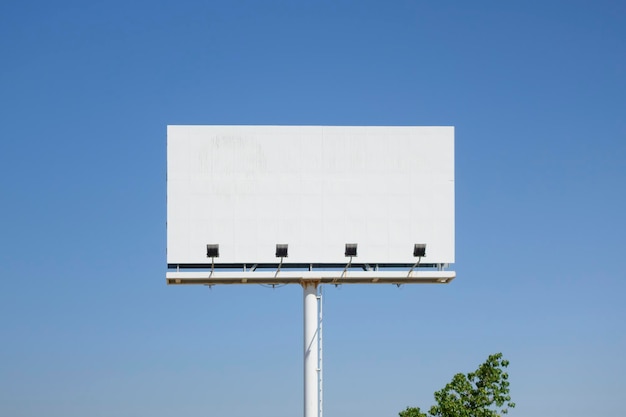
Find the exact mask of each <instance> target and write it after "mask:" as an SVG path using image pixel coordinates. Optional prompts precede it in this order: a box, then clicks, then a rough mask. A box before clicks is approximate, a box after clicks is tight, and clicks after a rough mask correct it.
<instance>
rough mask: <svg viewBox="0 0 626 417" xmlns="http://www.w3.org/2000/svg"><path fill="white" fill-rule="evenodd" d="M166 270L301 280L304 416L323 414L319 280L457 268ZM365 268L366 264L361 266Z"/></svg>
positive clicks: (231, 279)
mask: <svg viewBox="0 0 626 417" xmlns="http://www.w3.org/2000/svg"><path fill="white" fill-rule="evenodd" d="M251 269H252V270H241V271H232V270H227V271H223V270H215V269H212V270H210V271H200V270H191V271H190V270H186V271H180V270H178V271H169V272H167V273H166V280H167V283H168V285H207V286H213V285H228V284H239V285H241V284H264V285H283V284H300V285H302V288H303V307H304V308H303V315H304V318H303V327H304V341H303V342H304V352H303V354H304V355H303V356H304V361H303V362H304V417H322V374H321V372H322V369H321V368H322V363H321V359H322V344H321V341H322V340H321V339H322V310H321V308H322V307H321V304H322V303H321V294H320V293H318V289H319V288H320V286H321V284H334V285H342V284H395V285H398V286H400V285H402V284H448V283H449V282H451V281H452V280H453V279H454V278H455V277H456V272H454V271H445V270H441V269H443V267H442V266H440V268H439V269H440V270H428V271H419V270H414V269H413V268H411V269H409V270H408V271H407V270H394V271H378V270H364V271H354V270H349V269H347V268H346V269H344V270H331V271H323V270H321V271H313V270H308V271H302V270H293V271H290V270H280V269H277V270H275V271H258V270H255V268H254V267H253V268H251ZM364 269H365V268H364Z"/></svg>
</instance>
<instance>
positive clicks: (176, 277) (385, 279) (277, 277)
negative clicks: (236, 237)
mask: <svg viewBox="0 0 626 417" xmlns="http://www.w3.org/2000/svg"><path fill="white" fill-rule="evenodd" d="M455 277H456V272H454V271H412V272H408V271H405V272H402V271H280V272H276V271H274V272H270V271H264V272H256V271H255V272H242V271H238V272H235V271H233V272H221V271H220V272H217V271H216V272H213V273H211V271H207V272H202V271H183V272H167V273H166V279H167V283H168V284H170V285H189V284H200V285H218V284H220V285H221V284H269V285H279V284H302V283H306V282H316V283H319V284H447V283H449V282H450V281H452V280H453V279H454V278H455Z"/></svg>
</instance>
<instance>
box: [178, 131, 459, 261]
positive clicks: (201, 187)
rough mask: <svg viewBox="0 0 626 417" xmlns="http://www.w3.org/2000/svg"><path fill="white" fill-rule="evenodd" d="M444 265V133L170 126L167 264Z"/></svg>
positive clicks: (447, 201)
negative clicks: (419, 253)
mask: <svg viewBox="0 0 626 417" xmlns="http://www.w3.org/2000/svg"><path fill="white" fill-rule="evenodd" d="M346 243H356V244H357V245H358V246H357V257H356V258H354V262H359V263H366V264H403V265H405V264H411V263H413V262H414V260H415V259H414V257H413V247H414V244H416V243H423V244H426V258H425V259H424V260H423V261H422V262H427V263H431V264H445V263H453V262H454V128H452V127H414V126H407V127H404V126H403V127H396V126H393V127H389V126H168V133H167V262H168V264H169V265H181V266H185V265H192V264H193V265H208V264H211V261H212V259H211V258H207V244H212V245H219V257H218V258H215V259H214V261H215V263H216V264H217V265H220V264H249V265H252V264H271V263H277V262H279V259H277V258H276V256H275V253H276V244H288V255H287V258H285V259H284V260H283V262H285V263H295V264H318V265H319V264H340V263H345V262H346V257H345V256H344V250H345V244H346Z"/></svg>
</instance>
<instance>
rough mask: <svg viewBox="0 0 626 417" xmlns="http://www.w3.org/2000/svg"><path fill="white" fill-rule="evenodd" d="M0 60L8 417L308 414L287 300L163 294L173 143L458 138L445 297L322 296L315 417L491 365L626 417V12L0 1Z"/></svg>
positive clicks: (292, 306)
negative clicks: (288, 132)
mask: <svg viewBox="0 0 626 417" xmlns="http://www.w3.org/2000/svg"><path fill="white" fill-rule="evenodd" d="M0 57H1V58H0V122H1V129H2V130H1V135H0V192H1V200H0V201H1V204H0V217H1V218H2V232H1V233H0V249H1V250H0V265H1V272H0V279H1V282H2V286H1V287H0V415H3V416H11V417H39V416H46V417H57V416H58V417H79V416H80V417H83V416H92V417H98V416H103V417H104V416H106V417H109V416H115V417H127V416H128V417H135V416H151V417H165V416H189V417H195V416H229V417H243V416H250V415H255V416H258V417H265V416H267V417H287V416H297V415H302V289H301V288H300V287H299V286H285V287H282V288H277V289H268V288H264V287H260V286H229V287H219V286H218V287H213V288H211V289H209V288H206V287H202V286H185V287H179V286H167V285H166V283H165V272H166V259H165V250H166V225H165V219H166V126H167V125H168V124H270V125H272V124H277V125H291V124H293V125H302V124H304V125H435V126H436V125H444V126H455V144H456V147H455V162H456V166H455V170H456V171H455V172H456V181H455V183H456V263H455V264H454V266H453V269H454V270H455V271H456V273H457V278H456V279H455V280H454V281H453V282H452V283H450V284H449V285H413V286H411V285H405V286H401V287H400V288H397V287H395V286H391V285H389V286H385V285H380V286H373V285H369V286H368V285H362V286H359V285H352V286H351V285H344V286H339V287H337V288H335V287H332V286H327V287H324V289H323V292H324V389H325V391H324V415H325V416H326V417H333V416H360V417H383V416H397V413H398V412H399V411H401V410H403V409H404V408H406V407H407V406H420V407H422V408H429V407H430V406H431V405H432V404H434V399H433V395H432V394H433V392H434V391H436V390H438V389H440V388H442V387H443V386H444V385H445V384H446V383H447V382H448V381H450V379H451V378H452V376H453V375H454V374H455V373H457V372H470V371H472V370H474V369H475V368H476V367H477V366H478V365H479V364H480V363H482V362H483V361H484V360H485V359H486V358H487V356H488V355H489V354H491V353H496V352H502V353H503V355H504V357H505V358H506V359H508V360H509V361H510V366H509V368H508V372H509V374H510V383H511V386H510V388H511V397H512V399H513V401H514V402H515V403H516V404H517V407H516V408H515V409H513V410H511V411H510V413H509V415H510V416H511V417H523V416H539V415H550V416H552V417H565V416H567V417H582V416H585V417H587V416H589V415H602V416H604V417H622V416H623V415H624V414H625V413H626V409H625V406H624V402H623V400H622V398H623V393H624V391H625V390H626V382H624V379H623V375H624V374H626V356H625V355H624V352H625V351H626V324H625V323H626V303H625V302H624V293H625V291H626V273H625V272H624V268H623V267H622V266H621V264H620V259H622V257H623V256H624V254H625V253H626V240H625V239H624V232H625V231H626V221H625V220H624V213H626V193H625V192H624V189H625V188H624V185H623V184H624V182H625V180H626V166H625V164H624V161H625V160H626V117H625V116H626V3H624V2H622V1H618V0H615V1H608V0H605V1H603V0H600V1H578V0H571V1H565V0H562V1H557V0H547V1H534V0H531V1H517V2H513V1H509V2H503V1H495V0H491V1H490V0H485V1H477V2H468V1H452V0H450V1H400V0H398V1H370V0H363V1H345V0H335V1H324V0H320V1H310V0H303V1H298V0H291V1H286V0H284V1H274V0H265V1H264V0H257V1H252V0H249V1H241V0H231V1H187V0H177V1H169V0H163V1H160V0H150V1H147V0H136V1H118V0H111V1H107V2H95V1H90V2H86V1H78V0H73V1H70V0H58V1H54V2H49V1H35V0H33V1H28V0H22V1H15V0H4V1H3V2H2V3H0ZM620 190H622V191H620Z"/></svg>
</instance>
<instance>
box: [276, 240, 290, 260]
mask: <svg viewBox="0 0 626 417" xmlns="http://www.w3.org/2000/svg"><path fill="white" fill-rule="evenodd" d="M288 247H289V245H288V244H286V243H277V244H276V257H277V258H286V257H287V252H288Z"/></svg>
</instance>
